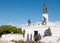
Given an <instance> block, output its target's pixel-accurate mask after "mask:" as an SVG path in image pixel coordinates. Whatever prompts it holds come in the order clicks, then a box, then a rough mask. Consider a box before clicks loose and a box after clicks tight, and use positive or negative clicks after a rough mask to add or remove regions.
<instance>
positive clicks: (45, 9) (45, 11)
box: [43, 3, 47, 13]
mask: <svg viewBox="0 0 60 43" xmlns="http://www.w3.org/2000/svg"><path fill="white" fill-rule="evenodd" d="M43 6H44V8H43V13H47V6H46V3H44V5H43Z"/></svg>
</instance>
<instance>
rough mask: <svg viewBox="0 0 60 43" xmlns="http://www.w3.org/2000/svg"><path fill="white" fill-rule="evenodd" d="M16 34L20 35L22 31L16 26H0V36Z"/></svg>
mask: <svg viewBox="0 0 60 43" xmlns="http://www.w3.org/2000/svg"><path fill="white" fill-rule="evenodd" d="M12 32H13V33H18V34H22V29H21V28H17V27H16V26H11V25H2V26H0V36H1V35H2V34H9V33H12Z"/></svg>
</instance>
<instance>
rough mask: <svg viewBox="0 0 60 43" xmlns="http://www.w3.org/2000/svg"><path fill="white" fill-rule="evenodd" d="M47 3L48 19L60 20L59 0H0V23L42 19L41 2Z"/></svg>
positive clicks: (19, 22)
mask: <svg viewBox="0 0 60 43" xmlns="http://www.w3.org/2000/svg"><path fill="white" fill-rule="evenodd" d="M44 2H46V3H47V9H48V15H49V21H60V1H59V0H0V25H3V24H8V23H13V24H25V23H27V20H28V19H29V18H30V20H31V22H32V23H33V22H40V21H42V14H43V3H44Z"/></svg>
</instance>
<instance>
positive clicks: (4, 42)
mask: <svg viewBox="0 0 60 43" xmlns="http://www.w3.org/2000/svg"><path fill="white" fill-rule="evenodd" d="M0 43H13V42H7V41H1V40H0Z"/></svg>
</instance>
